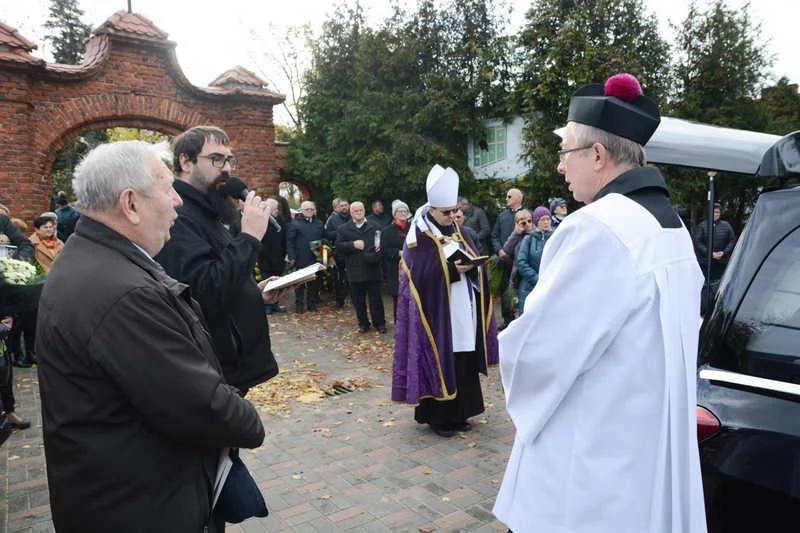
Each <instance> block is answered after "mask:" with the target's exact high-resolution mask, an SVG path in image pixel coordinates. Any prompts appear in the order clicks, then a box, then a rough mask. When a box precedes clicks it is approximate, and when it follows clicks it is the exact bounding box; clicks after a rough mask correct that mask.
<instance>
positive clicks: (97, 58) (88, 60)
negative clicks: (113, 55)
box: [46, 35, 110, 74]
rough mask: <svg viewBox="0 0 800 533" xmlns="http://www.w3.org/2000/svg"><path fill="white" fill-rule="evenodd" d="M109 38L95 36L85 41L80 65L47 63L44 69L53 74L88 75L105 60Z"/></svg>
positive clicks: (106, 36)
mask: <svg viewBox="0 0 800 533" xmlns="http://www.w3.org/2000/svg"><path fill="white" fill-rule="evenodd" d="M109 41H110V37H109V36H108V35H95V36H93V37H91V38H90V39H88V40H87V41H86V50H85V51H84V53H83V63H82V64H80V65H64V64H61V63H48V64H47V65H46V68H47V70H48V71H49V72H54V73H73V72H85V73H87V74H88V73H90V72H91V71H92V70H93V69H95V68H98V67H100V65H101V63H102V62H103V61H104V60H105V58H106V55H107V54H108V52H109V48H110V42H109Z"/></svg>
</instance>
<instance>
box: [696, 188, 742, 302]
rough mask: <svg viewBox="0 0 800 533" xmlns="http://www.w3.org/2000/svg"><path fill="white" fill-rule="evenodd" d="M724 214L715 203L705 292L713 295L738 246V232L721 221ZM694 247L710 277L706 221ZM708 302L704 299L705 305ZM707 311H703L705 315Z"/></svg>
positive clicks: (698, 231)
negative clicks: (709, 259)
mask: <svg viewBox="0 0 800 533" xmlns="http://www.w3.org/2000/svg"><path fill="white" fill-rule="evenodd" d="M721 213H722V206H721V205H720V204H719V203H714V222H713V224H714V230H713V234H712V235H713V239H712V241H711V279H710V280H708V279H707V280H706V288H705V290H711V291H712V294H716V292H717V289H718V288H719V280H720V279H721V278H722V274H724V273H725V268H726V267H727V266H728V261H729V260H730V258H731V254H732V253H733V248H734V246H736V232H734V231H733V227H732V226H731V225H730V224H729V223H728V222H727V221H725V220H720V215H721ZM694 247H695V252H696V253H697V261H698V263H700V268H702V270H703V275H704V276H707V275H708V268H707V266H708V223H707V221H706V220H703V221H701V222H700V224H698V225H697V229H696V230H695V233H694ZM706 301H707V299H706V298H703V304H705V302H706ZM705 311H706V309H705V308H704V309H703V312H704V313H705Z"/></svg>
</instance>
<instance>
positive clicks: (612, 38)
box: [513, 0, 669, 203]
mask: <svg viewBox="0 0 800 533" xmlns="http://www.w3.org/2000/svg"><path fill="white" fill-rule="evenodd" d="M526 18H527V23H526V25H525V27H524V28H523V29H522V31H521V33H520V35H519V37H518V46H517V48H516V50H517V56H516V58H515V63H517V64H518V65H520V69H521V79H520V82H519V84H518V85H517V90H516V91H515V95H514V96H515V101H514V103H513V106H514V108H515V109H516V110H517V111H518V112H519V113H520V114H522V115H523V116H524V117H525V118H527V119H528V120H529V121H530V122H529V124H530V125H529V127H528V129H527V131H526V151H525V155H526V158H527V160H528V161H529V163H530V165H531V171H530V173H529V174H528V175H527V176H526V177H525V178H524V179H523V180H522V182H521V183H520V186H521V187H522V188H523V189H524V190H525V191H526V193H527V195H528V197H530V198H533V199H534V201H535V202H539V203H543V202H545V201H546V200H547V198H549V197H552V196H563V197H565V198H568V197H569V196H568V191H567V190H566V187H565V185H564V180H563V178H562V177H561V176H559V175H558V174H557V173H556V165H557V162H558V160H557V157H556V151H557V150H558V143H559V139H558V137H557V136H555V135H553V133H552V132H553V130H554V129H555V128H558V127H559V126H563V125H564V123H565V121H566V117H567V109H568V107H569V97H570V95H571V94H572V93H573V92H575V90H577V89H579V88H580V87H582V86H584V85H586V84H589V83H603V82H604V81H605V80H606V79H607V78H608V77H610V76H612V75H614V74H616V73H619V72H628V73H630V74H633V75H634V76H636V77H637V78H638V79H639V81H640V82H641V84H642V87H643V89H644V92H645V94H646V95H648V96H649V97H650V98H653V99H654V100H655V101H656V102H658V103H659V104H663V103H664V101H665V97H666V90H667V88H668V87H669V61H668V58H669V55H668V54H669V46H668V45H667V43H666V42H665V41H664V39H663V38H662V37H661V36H660V34H659V32H658V24H657V20H656V18H655V16H654V15H653V14H647V13H646V11H645V8H644V5H643V2H642V1H641V0H535V1H534V2H533V5H532V6H531V8H530V10H529V11H528V13H527V15H526Z"/></svg>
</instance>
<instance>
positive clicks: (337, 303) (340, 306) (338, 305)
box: [336, 300, 344, 309]
mask: <svg viewBox="0 0 800 533" xmlns="http://www.w3.org/2000/svg"><path fill="white" fill-rule="evenodd" d="M342 307H344V300H336V309H341V308H342Z"/></svg>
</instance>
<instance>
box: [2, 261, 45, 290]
mask: <svg viewBox="0 0 800 533" xmlns="http://www.w3.org/2000/svg"><path fill="white" fill-rule="evenodd" d="M0 271H2V272H3V277H5V278H6V281H8V282H9V283H14V284H17V285H29V284H31V283H35V282H36V280H37V278H38V273H37V272H36V267H35V266H33V265H32V264H30V263H26V262H25V261H20V260H19V259H11V258H10V257H0Z"/></svg>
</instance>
